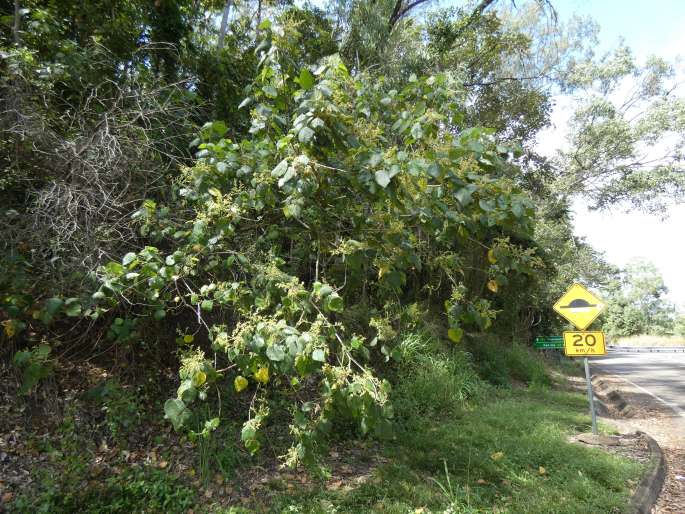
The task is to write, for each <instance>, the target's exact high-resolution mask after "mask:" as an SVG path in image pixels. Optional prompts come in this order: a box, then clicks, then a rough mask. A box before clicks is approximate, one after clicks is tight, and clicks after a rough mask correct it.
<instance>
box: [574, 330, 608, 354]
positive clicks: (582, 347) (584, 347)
mask: <svg viewBox="0 0 685 514" xmlns="http://www.w3.org/2000/svg"><path fill="white" fill-rule="evenodd" d="M606 353H607V349H606V345H605V344H604V332H599V331H597V332H585V331H582V332H570V331H569V332H564V355H566V356H568V357H593V356H595V355H606Z"/></svg>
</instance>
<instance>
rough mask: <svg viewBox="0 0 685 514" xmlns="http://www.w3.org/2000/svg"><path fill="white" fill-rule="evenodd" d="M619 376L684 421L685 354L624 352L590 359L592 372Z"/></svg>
mask: <svg viewBox="0 0 685 514" xmlns="http://www.w3.org/2000/svg"><path fill="white" fill-rule="evenodd" d="M593 368H595V369H597V368H599V370H597V371H600V370H601V371H603V372H604V373H610V374H612V375H618V376H620V377H621V378H623V379H625V380H627V381H629V382H630V383H631V384H632V385H633V386H635V387H637V388H638V389H640V390H642V392H643V393H646V394H649V395H651V396H652V397H653V398H654V400H655V401H658V402H661V403H663V404H666V405H668V406H669V407H670V408H671V409H673V410H674V411H675V412H676V413H677V414H679V415H680V416H681V417H682V418H683V419H684V420H685V353H621V352H620V351H613V352H610V353H609V354H608V355H607V356H606V357H602V358H597V359H590V370H591V373H592V369H593Z"/></svg>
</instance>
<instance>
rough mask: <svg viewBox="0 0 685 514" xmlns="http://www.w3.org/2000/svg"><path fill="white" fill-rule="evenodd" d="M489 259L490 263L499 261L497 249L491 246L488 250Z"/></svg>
mask: <svg viewBox="0 0 685 514" xmlns="http://www.w3.org/2000/svg"><path fill="white" fill-rule="evenodd" d="M488 261H490V264H495V263H496V262H497V257H495V250H493V249H492V248H490V249H489V250H488Z"/></svg>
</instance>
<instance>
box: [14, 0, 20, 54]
mask: <svg viewBox="0 0 685 514" xmlns="http://www.w3.org/2000/svg"><path fill="white" fill-rule="evenodd" d="M20 7H21V6H20V5H19V0H14V26H13V27H12V35H13V36H14V44H15V45H17V46H19V45H20V44H21V37H20V36H19V28H20V23H21V8H20Z"/></svg>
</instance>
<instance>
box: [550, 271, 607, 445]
mask: <svg viewBox="0 0 685 514" xmlns="http://www.w3.org/2000/svg"><path fill="white" fill-rule="evenodd" d="M605 308H606V304H605V303H604V302H603V301H602V300H600V299H599V298H598V297H597V296H595V295H594V294H592V293H591V292H590V291H588V290H587V289H585V288H584V287H583V286H582V285H580V284H573V285H572V286H571V287H570V288H569V290H568V291H566V293H565V294H564V295H563V296H562V297H561V298H559V300H558V301H557V303H555V304H554V310H555V311H556V312H557V313H559V314H560V315H561V316H563V317H564V318H566V319H567V320H568V321H570V322H571V323H573V324H574V325H575V326H576V327H577V328H578V329H579V330H580V331H566V332H564V354H565V355H566V356H568V357H583V361H584V364H585V380H586V381H587V400H588V403H589V404H590V416H591V417H592V433H593V434H595V435H597V415H596V414H595V401H594V393H593V391H592V381H591V380H590V362H589V360H588V356H598V355H606V353H607V351H606V344H605V340H604V332H601V331H586V330H585V329H586V328H587V327H589V326H590V325H591V324H592V322H593V321H594V320H595V319H597V316H599V315H600V314H601V313H602V311H603V310H604V309H605Z"/></svg>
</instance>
